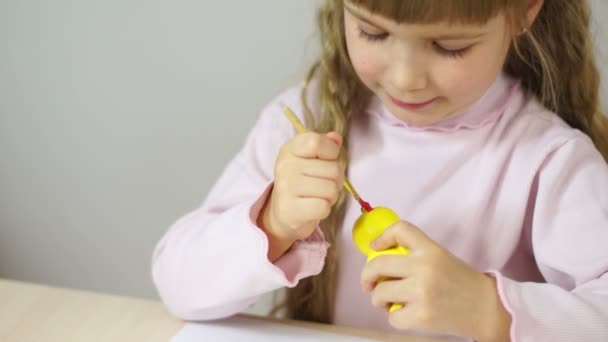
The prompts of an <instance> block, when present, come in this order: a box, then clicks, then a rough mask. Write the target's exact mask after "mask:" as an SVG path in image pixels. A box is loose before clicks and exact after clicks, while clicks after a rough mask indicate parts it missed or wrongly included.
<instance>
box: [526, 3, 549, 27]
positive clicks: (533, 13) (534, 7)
mask: <svg viewBox="0 0 608 342" xmlns="http://www.w3.org/2000/svg"><path fill="white" fill-rule="evenodd" d="M528 2H529V3H528V9H527V10H526V20H527V25H528V26H527V27H531V26H532V24H533V23H534V20H536V17H537V16H538V13H540V10H541V9H542V8H543V4H544V3H545V1H544V0H529V1H528Z"/></svg>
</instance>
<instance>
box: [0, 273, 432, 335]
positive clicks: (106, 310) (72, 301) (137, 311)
mask: <svg viewBox="0 0 608 342" xmlns="http://www.w3.org/2000/svg"><path fill="white" fill-rule="evenodd" d="M246 316H248V317H250V318H254V319H260V320H272V321H275V322H279V323H281V324H286V325H289V326H294V327H304V328H310V329H317V330H320V331H326V332H332V333H338V334H344V335H354V336H361V337H367V338H371V339H376V340H381V341H397V340H399V341H437V340H432V339H425V338H421V337H416V338H414V337H406V336H403V335H397V334H387V333H381V332H375V331H367V330H359V329H352V328H347V327H339V326H334V325H327V324H318V323H310V322H301V321H293V320H287V319H278V318H269V317H256V316H250V315H246ZM184 324H185V323H184V322H183V321H180V320H178V319H176V318H175V317H173V316H171V315H170V314H169V313H168V312H167V311H166V310H165V308H164V306H163V305H162V303H160V302H159V301H154V300H148V299H139V298H132V297H123V296H116V295H109V294H103V293H96V292H89V291H82V290H75V289H67V288H58V287H51V286H46V285H38V284H31V283H24V282H19V281H13V280H7V279H0V341H2V342H26V341H27V342H33V341H44V342H55V341H57V342H59V341H61V342H67V341H78V342H80V341H87V342H94V341H129V342H136V341H150V342H154V341H159V342H160V341H162V342H167V341H169V340H170V339H171V337H172V336H174V335H175V334H176V333H177V332H178V331H179V330H180V329H181V328H182V327H183V325H184Z"/></svg>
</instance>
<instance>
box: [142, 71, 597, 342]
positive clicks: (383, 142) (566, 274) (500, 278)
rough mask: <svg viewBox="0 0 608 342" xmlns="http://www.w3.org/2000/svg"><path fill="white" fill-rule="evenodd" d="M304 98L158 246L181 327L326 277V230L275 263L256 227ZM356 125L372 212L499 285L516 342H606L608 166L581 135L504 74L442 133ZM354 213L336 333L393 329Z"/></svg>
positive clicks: (162, 282)
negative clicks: (366, 269) (369, 287)
mask: <svg viewBox="0 0 608 342" xmlns="http://www.w3.org/2000/svg"><path fill="white" fill-rule="evenodd" d="M299 92H300V89H299V88H294V89H290V90H288V91H286V92H284V93H283V94H281V95H280V96H278V97H277V98H276V99H275V100H274V101H272V102H271V103H270V104H269V105H268V106H267V107H266V108H265V109H264V110H263V111H262V113H261V116H260V117H259V120H258V122H257V124H256V125H255V127H254V128H253V130H252V131H251V133H250V134H249V136H248V138H247V140H246V142H245V144H244V146H243V148H242V150H241V151H240V152H239V153H238V154H237V155H236V156H235V157H234V159H233V160H232V161H231V162H230V164H229V165H228V166H227V168H226V169H225V171H224V173H223V175H222V176H221V178H220V179H219V180H218V181H217V183H216V184H215V186H214V187H213V189H212V190H211V192H210V193H209V195H208V197H207V199H206V200H205V202H204V203H203V205H202V206H201V207H200V208H198V209H196V210H195V211H193V212H191V213H190V214H188V215H186V216H184V217H183V218H181V219H180V220H178V221H177V222H176V223H175V224H174V225H173V226H172V227H171V228H170V229H169V231H168V232H167V233H166V235H165V236H164V237H163V238H162V240H161V241H160V242H159V243H158V246H157V247H156V250H155V252H154V257H153V277H154V282H155V284H156V286H157V288H158V291H159V293H160V296H161V298H162V300H163V301H164V303H165V304H166V305H167V307H168V308H169V309H170V310H171V311H172V312H173V313H174V314H175V315H176V316H178V317H180V318H182V319H186V320H209V319H217V318H221V317H225V316H229V315H232V314H235V313H237V312H239V311H241V310H243V309H244V308H246V307H247V306H249V305H251V304H252V303H254V302H255V301H256V298H257V297H258V296H260V295H261V294H263V293H266V292H269V291H273V290H276V289H279V288H281V287H285V286H287V287H293V286H295V285H296V284H297V283H298V281H299V280H300V279H302V278H304V277H308V276H311V275H315V274H318V273H319V272H320V271H321V269H322V268H323V265H324V258H325V255H326V249H327V247H328V245H327V243H326V242H325V241H324V240H323V237H322V235H321V234H319V233H318V232H317V233H315V234H313V235H312V236H311V237H310V238H308V239H306V240H303V241H299V242H297V243H296V244H295V245H293V246H292V248H291V249H290V250H289V251H288V252H287V253H286V254H285V255H283V256H282V257H281V258H279V259H278V260H277V261H276V262H274V263H271V262H270V261H269V260H268V259H267V249H268V240H267V238H266V235H265V234H264V232H263V231H262V230H261V229H260V228H259V227H257V226H256V224H255V222H256V218H257V216H258V215H259V212H260V209H261V206H262V204H263V203H264V201H265V199H266V198H267V196H268V194H269V190H270V189H271V186H272V181H273V170H274V162H275V159H276V156H277V152H278V150H279V148H280V147H281V145H283V144H284V143H285V142H287V141H288V140H289V139H291V138H292V137H293V136H294V135H295V134H296V133H295V131H294V130H293V128H292V127H291V125H290V123H289V122H288V121H287V120H286V119H285V118H284V116H283V114H282V113H281V104H286V105H289V106H290V107H291V108H292V109H294V111H295V112H296V113H298V114H299V115H301V113H303V109H302V105H301V103H300V97H299ZM311 94H312V92H311ZM311 98H312V100H313V101H312V103H311V106H312V108H313V110H315V109H316V108H318V103H317V102H318V101H315V99H314V98H313V96H311ZM359 114H360V115H356V116H355V117H356V118H355V119H354V121H353V124H352V130H351V132H350V137H349V141H350V146H349V153H350V166H349V167H350V168H349V178H350V180H351V182H352V183H353V184H354V185H355V186H356V187H357V189H358V191H359V192H360V193H361V194H362V196H364V198H365V199H366V200H368V201H370V202H371V203H372V204H373V205H377V206H380V205H381V206H387V207H390V208H392V209H393V210H395V211H396V212H397V213H398V214H399V216H400V217H402V218H404V219H405V220H408V221H410V222H412V223H414V224H415V225H417V226H418V227H420V228H421V229H423V230H424V231H425V232H426V233H427V234H428V235H429V236H430V237H431V238H432V239H433V240H435V241H437V242H438V243H440V244H441V245H442V246H444V247H445V248H446V249H448V250H449V251H451V252H452V253H453V254H454V255H456V256H457V257H459V258H461V259H462V260H464V261H465V262H467V263H469V264H470V265H472V266H473V267H475V268H476V269H477V270H479V271H481V272H487V273H490V274H492V275H494V276H495V277H496V279H497V285H498V291H499V295H500V298H501V300H502V301H503V304H504V306H505V307H506V308H507V310H508V311H509V312H510V313H511V315H512V318H513V322H512V326H511V340H512V341H552V342H556V341H608V167H607V165H606V163H605V162H604V160H603V158H602V156H601V155H600V154H599V153H598V151H597V150H596V149H595V147H594V146H593V143H592V142H591V140H590V139H589V138H588V137H587V136H586V135H584V134H583V133H581V132H579V131H577V130H574V129H572V128H570V127H569V126H568V125H566V124H565V123H564V122H563V121H562V120H561V119H560V118H559V117H558V116H556V115H555V114H553V113H551V112H549V111H547V110H546V109H545V108H543V107H542V106H541V105H540V104H539V103H538V102H537V101H536V100H535V99H533V98H528V97H526V96H525V95H524V93H523V91H522V90H520V87H519V84H518V82H516V81H514V80H511V79H509V78H507V77H505V76H500V77H499V78H498V79H497V80H496V82H495V83H494V84H493V85H492V87H491V88H490V89H489V90H488V91H487V93H486V94H485V95H484V96H483V97H482V98H480V99H479V100H478V101H477V102H476V103H475V104H474V105H473V106H472V107H471V108H470V109H469V110H468V111H467V112H465V113H462V114H461V115H458V116H456V117H454V118H452V119H449V120H446V121H443V122H439V123H436V124H433V125H429V126H424V127H411V126H408V125H407V124H405V123H403V122H401V121H400V120H398V119H397V118H395V117H394V116H393V115H392V114H391V113H390V112H388V111H387V110H386V109H385V108H384V107H383V105H382V104H381V103H380V102H379V101H378V100H377V99H375V100H373V101H372V102H371V103H370V106H369V107H368V108H367V110H366V111H365V112H363V113H359ZM301 119H302V120H303V117H301ZM359 214H360V210H359V207H358V205H357V204H356V203H355V202H354V201H352V200H351V201H350V202H348V204H347V211H346V216H345V219H344V222H343V224H342V226H340V227H338V228H337V229H338V230H339V239H340V242H339V243H340V244H341V248H340V253H341V254H340V256H339V265H338V270H339V274H338V288H337V297H336V302H335V314H334V322H335V323H336V324H339V325H346V326H353V327H360V328H372V329H380V330H386V331H393V328H391V327H390V326H389V324H388V322H387V314H386V313H385V312H383V311H382V310H380V309H377V308H375V307H373V306H372V304H371V302H370V298H369V295H368V294H365V293H363V292H361V290H360V287H359V275H360V272H361V269H362V268H363V266H364V263H365V258H364V256H362V255H361V254H360V253H359V252H358V250H357V249H356V247H355V246H354V244H353V243H352V239H351V229H352V225H353V223H354V221H355V219H356V218H357V216H358V215H359ZM455 340H461V339H458V338H456V339H455ZM462 340H466V339H462Z"/></svg>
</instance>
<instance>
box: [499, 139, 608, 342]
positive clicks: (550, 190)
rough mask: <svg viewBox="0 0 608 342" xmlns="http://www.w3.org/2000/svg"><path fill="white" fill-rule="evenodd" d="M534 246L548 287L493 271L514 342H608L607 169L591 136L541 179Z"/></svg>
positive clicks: (553, 161)
mask: <svg viewBox="0 0 608 342" xmlns="http://www.w3.org/2000/svg"><path fill="white" fill-rule="evenodd" d="M536 184H537V192H536V199H535V200H534V202H533V203H534V206H535V207H534V211H533V218H532V227H531V242H532V249H533V253H534V257H535V259H536V263H537V266H538V268H539V270H540V272H541V273H542V275H543V277H544V279H545V280H546V283H533V282H517V281H514V280H512V279H508V278H507V277H505V276H503V275H501V274H500V273H498V272H492V273H493V275H494V276H495V277H496V279H497V286H498V291H499V295H500V297H501V300H502V302H503V303H504V305H505V307H506V308H507V310H508V311H509V312H510V314H511V316H512V325H511V332H510V333H511V341H518V342H519V341H552V342H558V341H608V167H607V165H606V162H605V161H604V159H603V157H602V156H601V155H600V154H599V152H598V151H597V150H596V149H595V147H594V146H593V143H592V142H591V141H590V140H589V139H588V138H587V137H586V136H582V135H578V136H577V137H575V138H573V139H571V140H569V141H567V142H565V143H564V144H563V145H561V146H560V147H559V148H558V149H557V150H555V151H553V152H552V153H551V154H550V155H549V156H548V157H547V158H546V160H545V162H544V163H543V165H542V166H541V168H540V170H539V172H538V173H537V177H536Z"/></svg>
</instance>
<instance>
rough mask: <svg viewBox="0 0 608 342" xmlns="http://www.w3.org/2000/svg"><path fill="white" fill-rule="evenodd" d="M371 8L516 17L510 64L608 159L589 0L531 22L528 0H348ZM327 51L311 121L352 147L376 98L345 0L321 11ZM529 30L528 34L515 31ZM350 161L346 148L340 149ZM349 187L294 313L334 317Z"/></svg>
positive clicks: (400, 18) (552, 2)
mask: <svg viewBox="0 0 608 342" xmlns="http://www.w3.org/2000/svg"><path fill="white" fill-rule="evenodd" d="M349 2H350V3H352V4H354V5H356V6H361V7H362V8H365V9H367V10H368V11H370V12H372V13H375V14H378V15H381V16H383V17H386V18H389V19H392V20H394V21H396V22H399V23H400V22H407V23H429V22H437V21H445V20H447V21H449V22H457V23H473V24H483V23H485V22H487V21H488V20H489V19H491V18H493V17H494V16H496V15H497V14H499V13H505V14H506V17H507V19H508V20H509V23H510V26H511V29H512V33H513V41H512V46H511V49H510V51H509V54H508V56H507V60H506V62H505V66H504V70H505V71H506V72H507V73H508V74H510V75H512V76H514V77H515V78H518V79H519V80H521V83H522V85H523V87H524V89H525V90H527V91H528V93H529V94H532V95H534V96H536V97H537V98H538V99H539V100H540V101H541V102H542V103H543V104H544V105H545V107H547V108H548V109H549V110H551V111H553V112H555V113H557V114H558V115H559V116H560V117H562V118H563V119H564V120H565V121H566V122H567V123H568V124H569V125H571V126H572V127H574V128H577V129H580V130H581V131H583V132H584V133H586V134H587V135H589V136H590V137H591V139H592V140H593V142H594V143H595V145H596V147H597V148H598V149H599V150H600V152H601V153H602V155H603V156H604V158H605V159H607V160H608V124H607V120H606V119H605V117H604V116H603V115H602V114H601V113H600V105H599V100H598V92H599V75H598V71H597V69H596V66H595V62H594V57H593V48H592V41H591V36H590V30H589V21H590V18H589V17H590V9H589V6H588V4H587V2H586V1H584V0H578V1H572V0H549V1H545V3H544V5H543V8H542V9H541V11H540V13H539V15H538V17H537V19H536V21H535V23H534V24H533V25H532V27H530V28H526V17H525V13H526V9H527V6H528V4H529V0H484V1H476V0H450V1H444V0H349ZM317 19H318V24H319V29H320V33H321V46H322V53H321V57H320V59H319V60H318V61H317V62H316V63H315V64H314V65H313V66H312V68H311V69H310V72H309V74H308V76H307V80H306V84H308V83H309V82H310V81H311V80H312V79H313V78H314V79H315V80H317V81H318V93H317V94H312V95H313V96H318V97H319V99H320V104H321V109H320V112H319V113H317V116H316V120H313V116H312V113H311V111H310V109H309V108H308V105H307V103H308V101H307V87H306V86H305V87H304V88H303V90H302V102H303V103H304V107H305V108H306V109H307V113H306V115H307V125H308V126H309V128H311V129H313V130H315V131H317V132H329V131H335V132H338V133H340V134H341V135H342V136H343V137H344V146H345V147H348V132H349V122H350V117H351V115H357V114H359V113H361V111H362V109H363V108H364V107H365V106H366V105H367V102H368V100H369V98H370V95H371V94H370V92H369V90H368V89H367V88H366V87H365V86H364V85H363V84H362V83H361V82H360V81H359V79H358V77H357V76H356V74H355V72H354V70H353V67H352V65H351V63H350V59H349V57H348V53H347V50H346V41H345V35H344V10H343V0H325V2H324V3H323V4H322V5H321V7H320V9H319V11H318V17H317ZM523 29H526V30H524V32H525V34H519V35H518V34H516V33H517V32H520V31H522V30H523ZM341 162H342V163H343V164H344V165H345V166H346V165H347V152H346V148H345V152H344V153H343V155H342V156H341ZM345 200H346V193H344V192H343V193H342V195H341V196H340V198H339V200H338V202H337V203H336V205H335V206H334V208H333V210H332V213H331V215H330V216H329V217H328V218H327V219H325V220H324V221H323V222H321V228H322V230H323V232H324V234H325V237H326V239H327V240H328V242H329V243H330V244H331V247H330V249H329V251H328V255H327V258H326V261H325V267H324V269H323V271H322V272H321V274H319V275H318V276H314V277H309V278H306V279H302V280H301V281H300V282H299V284H298V285H297V286H296V287H295V288H292V289H288V292H287V295H286V298H285V302H284V303H283V306H284V307H285V308H286V309H287V316H288V317H290V318H294V319H300V320H308V321H317V322H323V323H331V321H332V317H333V304H334V300H335V288H336V273H337V272H336V267H337V255H338V248H339V246H337V245H336V243H337V239H336V234H337V228H338V227H339V226H340V224H341V222H342V220H343V216H344V211H345Z"/></svg>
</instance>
